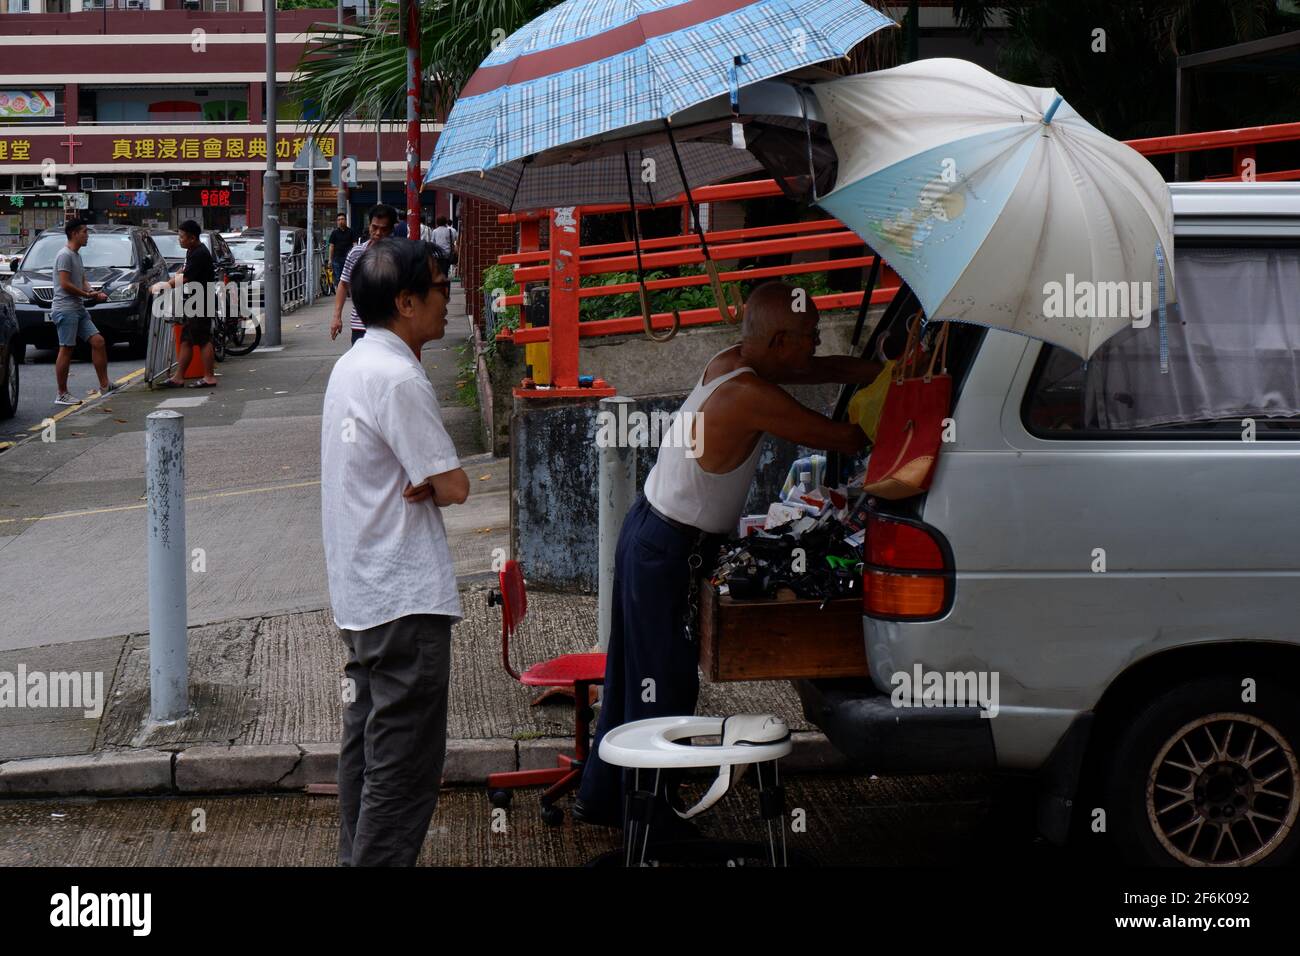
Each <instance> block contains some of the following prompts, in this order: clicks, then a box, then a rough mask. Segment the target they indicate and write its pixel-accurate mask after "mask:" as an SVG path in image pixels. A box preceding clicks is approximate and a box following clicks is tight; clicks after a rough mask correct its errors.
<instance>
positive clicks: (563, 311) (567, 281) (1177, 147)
mask: <svg viewBox="0 0 1300 956" xmlns="http://www.w3.org/2000/svg"><path fill="white" fill-rule="evenodd" d="M1294 140H1300V123H1281V124H1277V125H1274V126H1256V127H1249V128H1244V129H1232V130H1215V131H1211V132H1203V133H1185V134H1181V135H1176V136H1156V137H1151V138H1148V139H1136V140H1129V141H1128V145H1130V146H1132V147H1133V148H1134V149H1135V150H1137V151H1138V152H1139V153H1142V154H1143V155H1145V156H1158V155H1165V154H1169V153H1179V152H1191V151H1204V150H1211V149H1231V150H1232V151H1233V167H1234V169H1237V170H1239V171H1241V172H1240V173H1239V174H1238V175H1233V176H1218V177H1211V178H1210V179H1209V180H1208V181H1211V182H1222V181H1231V180H1237V179H1252V180H1254V181H1260V182H1267V181H1282V180H1293V179H1300V170H1297V169H1292V170H1284V171H1280V172H1267V173H1259V172H1256V171H1255V170H1254V162H1253V160H1254V159H1255V147H1256V146H1257V145H1258V144H1261V143H1278V142H1288V141H1294ZM692 195H693V198H694V199H695V201H696V202H697V203H701V204H703V203H718V202H727V201H737V200H742V199H759V198H765V197H773V196H780V195H781V189H780V187H779V186H777V184H776V181H775V180H771V179H766V180H756V181H753V182H745V183H731V184H726V185H720V186H704V187H701V188H699V189H696V190H692ZM685 204H686V197H685V196H684V195H680V196H676V197H674V198H672V199H669V200H666V201H663V202H660V203H658V204H656V205H655V206H654V207H653V208H656V209H660V208H663V207H665V206H684V205H685ZM629 208H630V206H629V205H627V204H621V205H620V204H601V205H591V206H580V207H576V208H574V209H573V210H571V211H567V212H568V215H566V217H565V221H564V223H563V224H562V225H561V226H559V227H557V226H556V222H555V219H554V217H552V211H551V210H543V211H537V212H524V213H505V214H503V215H501V216H499V217H498V221H499V222H501V223H514V224H518V225H519V227H520V242H519V251H518V252H515V253H510V254H508V255H504V256H500V257H499V258H498V260H497V261H498V262H501V263H504V264H508V265H513V266H514V267H515V269H514V278H515V281H516V282H517V283H518V284H519V285H520V286H521V287H522V286H523V285H524V284H525V283H529V282H536V283H540V282H545V283H547V284H548V285H549V287H550V324H549V325H547V326H538V327H533V328H529V327H521V328H519V329H515V330H510V329H506V330H503V331H501V332H500V333H499V334H498V335H497V338H498V339H501V340H508V341H513V342H516V343H518V344H520V345H540V344H541V343H549V345H550V355H549V372H550V381H551V383H552V386H553V387H551V388H548V389H536V388H526V389H517V390H516V394H517V395H520V396H521V397H530V398H545V397H571V396H574V395H576V394H581V395H609V394H613V392H614V390H613V389H612V388H609V387H607V386H606V385H605V383H604V382H601V381H599V380H598V381H597V382H596V387H595V388H592V387H584V388H580V387H579V374H578V340H579V339H580V338H588V337H592V336H600V335H621V334H627V333H634V332H639V331H641V330H642V329H643V319H642V317H641V316H627V317H623V318H616V319H602V320H597V321H588V322H583V321H580V318H579V316H580V305H581V301H582V300H583V299H590V298H595V297H599V296H609V295H623V294H627V293H635V292H636V291H637V288H638V286H637V284H636V283H635V282H624V283H618V284H615V285H605V286H589V287H584V286H582V285H581V280H582V277H583V276H590V275H600V274H605V273H613V272H630V271H634V270H635V269H636V267H637V264H636V257H635V256H634V255H633V254H632V253H633V252H634V246H633V244H632V243H631V242H615V243H604V244H599V245H590V246H583V245H580V244H579V242H578V236H579V235H580V234H581V223H582V216H584V215H601V214H608V213H619V212H627V211H628V209H629ZM638 208H641V209H649V208H652V207H649V206H640V207H638ZM544 220H549V221H550V242H549V248H548V249H547V250H545V251H540V250H539V245H540V229H541V224H542V222H543V221H544ZM686 225H687V223H685V222H684V223H683V230H682V231H683V234H682V235H677V236H668V237H665V238H658V239H647V240H643V241H642V243H641V249H642V262H643V263H644V267H645V269H646V270H647V271H650V270H655V269H663V268H667V267H672V266H682V265H694V264H699V263H702V262H703V261H704V256H703V254H702V253H701V251H700V248H699V239H698V237H697V236H696V235H695V234H694V233H693V232H691V231H690V230H689V229H687V228H686ZM705 238H706V241H707V242H708V245H709V252H710V255H711V257H712V259H713V260H714V261H715V262H729V261H735V260H738V259H748V258H755V257H759V256H772V255H787V254H792V253H800V252H825V253H828V254H829V255H828V258H826V259H820V260H816V261H812V262H798V263H792V264H790V265H781V266H771V267H763V268H754V269H744V270H728V271H724V272H721V273H720V274H719V278H720V279H721V280H722V281H724V282H728V281H731V282H734V281H740V280H750V279H763V278H773V277H777V276H791V275H804V274H808V273H815V272H828V271H834V270H839V269H855V268H861V267H863V266H868V265H870V264H871V263H872V262H873V261H874V256H872V255H860V254H858V255H852V256H843V257H837V256H836V255H835V254H834V253H835V252H836V251H837V250H843V249H854V250H857V249H862V248H864V246H865V244H864V243H863V241H862V237H861V236H859V235H858V234H857V233H855V232H853V231H851V230H849V229H848V228H846V227H845V226H844V224H843V223H841V222H840V221H839V220H837V219H830V218H828V219H819V220H813V221H809V222H796V223H788V224H779V225H772V226H759V227H752V228H748V229H724V230H717V231H711V232H706V233H705ZM708 282H709V279H708V277H707V276H706V275H686V276H678V277H674V278H665V279H655V280H651V281H648V282H647V283H646V286H647V288H649V289H651V290H654V289H674V288H683V287H688V286H701V285H707V284H708ZM898 286H899V279H898V276H897V275H896V274H895V273H894V272H893V270H891V269H889V268H888V267H885V268H884V269H883V270H882V274H881V280H880V282H879V284H878V285H877V288H876V290H875V291H874V293H873V294H872V296H871V301H872V303H873V304H878V303H885V302H888V301H889V300H890V299H891V298H892V297H893V296H894V294H895V293H896V292H897V290H898ZM523 302H524V296H523V295H522V294H520V295H511V296H505V297H504V298H503V300H502V305H504V306H507V307H508V306H514V305H521V304H523ZM813 302H815V303H816V305H817V307H818V309H819V310H825V309H845V308H853V307H857V306H860V305H861V303H862V292H861V291H857V292H838V293H830V294H826V295H819V296H815V297H813ZM679 318H680V322H681V325H682V326H683V327H686V326H697V325H711V324H715V323H718V322H719V321H721V317H720V315H719V312H718V310H717V309H715V308H707V309H691V310H687V311H683V312H681V313H680V316H679ZM651 324H652V326H653V327H654V328H656V329H667V328H670V327H671V324H672V315H671V314H670V313H667V312H661V313H655V314H654V315H653V316H652V317H651ZM534 354H536V353H535V352H534Z"/></svg>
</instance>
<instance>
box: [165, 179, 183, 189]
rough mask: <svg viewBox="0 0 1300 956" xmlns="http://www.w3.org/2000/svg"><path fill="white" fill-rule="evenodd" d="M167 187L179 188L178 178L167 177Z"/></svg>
mask: <svg viewBox="0 0 1300 956" xmlns="http://www.w3.org/2000/svg"><path fill="white" fill-rule="evenodd" d="M167 188H168V189H180V188H181V181H180V180H179V179H169V180H167Z"/></svg>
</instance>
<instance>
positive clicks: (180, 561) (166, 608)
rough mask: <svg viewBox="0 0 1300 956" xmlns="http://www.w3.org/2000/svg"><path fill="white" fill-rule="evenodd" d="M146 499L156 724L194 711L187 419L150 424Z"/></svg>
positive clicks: (155, 415) (171, 416)
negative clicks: (191, 697)
mask: <svg viewBox="0 0 1300 956" xmlns="http://www.w3.org/2000/svg"><path fill="white" fill-rule="evenodd" d="M145 497H146V498H147V499H148V501H149V505H148V509H149V519H148V537H149V703H150V714H151V716H152V718H153V720H154V721H159V722H161V721H167V720H177V719H178V718H180V717H184V716H185V714H186V712H187V711H188V710H189V706H190V703H189V673H188V670H189V668H188V661H187V659H186V654H187V643H188V635H187V633H186V630H185V628H186V624H187V623H188V614H187V605H186V595H185V586H186V582H185V560H186V551H185V418H184V416H183V415H181V414H180V413H179V412H174V411H170V410H164V411H160V412H152V413H150V414H149V416H148V417H147V418H146V420H145Z"/></svg>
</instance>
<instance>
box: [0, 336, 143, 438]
mask: <svg viewBox="0 0 1300 956" xmlns="http://www.w3.org/2000/svg"><path fill="white" fill-rule="evenodd" d="M56 354H58V353H57V352H56V351H54V350H44V349H42V350H39V351H38V350H37V349H33V348H32V347H31V346H28V348H27V361H26V362H25V363H24V364H23V367H22V371H21V372H19V374H18V381H19V385H20V390H19V394H18V414H17V415H15V416H14V417H13V418H10V419H8V420H7V421H2V422H0V441H15V440H18V439H21V438H25V437H27V435H28V434H30V431H31V428H32V427H33V426H35V425H39V424H40V423H41V422H42V421H44V420H45V419H46V418H48V417H49V416H51V415H54V414H56V413H57V412H60V411H63V409H64V407H65V406H63V405H55V404H54V398H55V392H56V389H55V386H54V356H55V355H56ZM143 367H144V359H142V358H138V357H133V356H132V354H131V352H130V350H129V349H128V348H127V346H126V345H125V344H120V345H113V346H110V347H109V349H108V376H109V378H111V379H112V380H113V381H117V380H118V379H119V378H122V377H123V376H124V375H129V374H131V373H132V372H134V371H135V370H136V369H138V368H143ZM98 387H99V380H98V379H97V378H96V377H95V369H94V368H93V367H92V366H91V364H90V358H89V356H87V357H86V358H84V359H75V358H74V359H73V361H72V368H71V369H70V370H69V372H68V391H70V392H71V393H72V394H73V395H75V396H76V397H77V398H85V397H86V393H87V392H90V391H93V390H94V389H97V388H98Z"/></svg>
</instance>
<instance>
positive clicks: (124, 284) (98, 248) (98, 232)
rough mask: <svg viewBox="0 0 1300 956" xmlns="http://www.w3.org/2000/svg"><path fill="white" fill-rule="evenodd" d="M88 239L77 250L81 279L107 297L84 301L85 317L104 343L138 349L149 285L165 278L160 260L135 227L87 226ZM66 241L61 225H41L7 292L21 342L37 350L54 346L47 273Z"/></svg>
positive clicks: (145, 326)
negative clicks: (83, 275) (44, 227)
mask: <svg viewBox="0 0 1300 956" xmlns="http://www.w3.org/2000/svg"><path fill="white" fill-rule="evenodd" d="M89 232H90V240H89V242H87V243H86V246H85V247H84V248H83V249H82V250H81V261H82V262H83V263H84V264H85V267H86V279H87V281H88V282H89V283H90V287H91V288H92V289H98V290H102V291H104V292H106V293H108V301H107V302H101V303H96V304H91V303H89V302H88V303H86V310H87V311H88V312H89V313H90V319H91V321H92V322H94V323H95V327H96V328H97V329H99V334H100V335H102V336H103V337H104V341H105V342H107V343H109V344H110V345H111V344H112V343H114V342H129V343H130V344H131V347H132V349H134V350H136V351H137V352H140V353H143V351H144V348H145V344H146V342H147V341H148V333H149V315H150V309H151V305H152V301H153V296H152V295H150V293H149V288H150V286H152V285H153V284H154V283H155V282H163V281H165V280H166V279H167V260H166V259H164V258H163V255H162V253H161V252H159V250H158V247H157V246H156V245H154V241H153V240H152V239H151V238H150V237H149V231H148V230H147V229H144V228H142V227H140V226H91V227H90V228H89ZM67 244H68V240H67V237H66V236H65V235H64V234H63V231H62V230H61V229H47V230H45V231H44V232H42V233H41V234H40V235H39V236H38V237H37V238H36V241H35V242H33V243H32V244H31V246H30V248H28V250H27V253H26V254H25V255H24V256H23V258H22V262H20V263H19V264H18V269H17V271H16V273H15V274H14V277H13V280H12V281H11V282H10V283H9V285H8V286H7V290H8V292H9V294H10V295H11V296H13V299H14V304H15V306H16V308H17V311H18V331H19V335H20V336H21V344H20V345H19V346H18V354H19V359H20V360H21V358H22V353H23V351H25V347H26V346H27V345H32V346H35V347H36V348H40V349H52V348H56V347H57V346H58V344H59V343H58V336H57V335H56V333H55V329H54V321H53V319H52V318H51V316H50V304H51V302H52V300H53V298H54V286H55V283H56V282H57V281H58V279H57V277H56V276H54V275H52V271H53V267H54V257H55V256H57V255H58V253H59V250H60V249H62V248H64V247H65V246H66V245H67Z"/></svg>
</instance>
